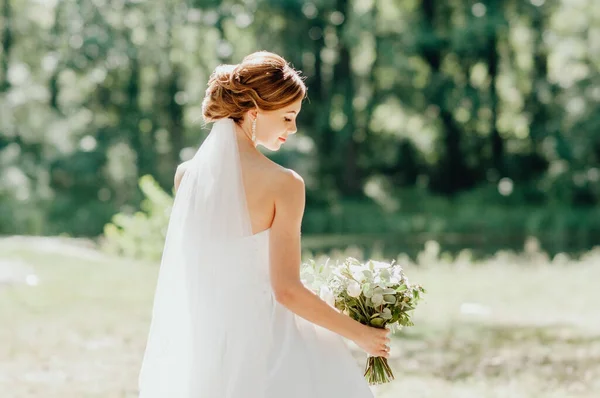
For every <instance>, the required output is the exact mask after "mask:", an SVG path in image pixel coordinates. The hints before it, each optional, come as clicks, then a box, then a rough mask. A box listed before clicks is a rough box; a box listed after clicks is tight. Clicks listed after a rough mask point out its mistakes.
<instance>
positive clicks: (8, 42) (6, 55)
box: [0, 0, 13, 93]
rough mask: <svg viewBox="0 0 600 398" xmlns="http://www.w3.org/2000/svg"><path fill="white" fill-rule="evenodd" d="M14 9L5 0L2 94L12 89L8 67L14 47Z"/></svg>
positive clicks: (3, 10)
mask: <svg viewBox="0 0 600 398" xmlns="http://www.w3.org/2000/svg"><path fill="white" fill-rule="evenodd" d="M12 19H13V18H12V7H11V5H10V0H4V2H3V3H2V18H1V21H2V26H4V28H3V29H2V61H1V62H0V93H2V92H6V91H8V90H9V89H10V82H9V81H8V67H9V63H10V54H11V49H12V45H13V35H12V30H11V25H12V24H11V21H12Z"/></svg>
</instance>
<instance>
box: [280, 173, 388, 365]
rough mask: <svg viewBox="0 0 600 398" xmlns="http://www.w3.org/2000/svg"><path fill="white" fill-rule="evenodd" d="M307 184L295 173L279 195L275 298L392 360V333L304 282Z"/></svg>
mask: <svg viewBox="0 0 600 398" xmlns="http://www.w3.org/2000/svg"><path fill="white" fill-rule="evenodd" d="M304 205H305V192H304V181H303V180H302V178H301V177H300V176H299V175H298V174H296V173H294V172H290V173H286V174H284V175H282V178H281V181H278V184H277V192H276V195H275V217H274V219H273V224H272V226H271V232H270V239H271V241H270V273H271V284H272V286H273V291H274V293H275V298H276V299H277V301H279V302H280V303H281V304H282V305H283V306H285V307H287V308H288V309H289V310H290V311H292V312H294V313H296V314H298V315H299V316H301V317H302V318H304V319H306V320H308V321H310V322H312V323H314V324H317V325H319V326H322V327H324V328H326V329H329V330H331V331H333V332H335V333H337V334H339V335H341V336H344V337H346V338H348V339H350V340H353V341H354V342H356V344H357V345H358V346H360V347H361V348H362V349H363V350H365V351H366V352H367V353H369V354H371V355H373V356H382V357H388V348H387V343H388V342H389V338H388V337H387V335H388V334H389V330H387V329H376V328H372V327H369V326H365V325H362V324H361V323H359V322H357V321H355V320H353V319H352V318H350V317H349V316H347V315H344V314H342V313H340V312H338V311H337V310H335V309H334V308H332V307H331V306H329V305H328V304H327V303H325V302H324V301H323V300H321V299H320V298H319V297H318V296H317V295H315V294H313V293H312V292H311V291H310V290H308V289H306V288H305V287H304V285H303V284H302V282H301V280H300V261H301V260H300V258H301V249H300V228H301V223H302V215H303V213H304Z"/></svg>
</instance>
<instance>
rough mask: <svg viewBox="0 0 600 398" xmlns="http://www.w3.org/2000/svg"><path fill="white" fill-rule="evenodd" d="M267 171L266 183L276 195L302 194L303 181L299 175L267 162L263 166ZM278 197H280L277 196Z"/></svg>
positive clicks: (269, 161)
mask: <svg viewBox="0 0 600 398" xmlns="http://www.w3.org/2000/svg"><path fill="white" fill-rule="evenodd" d="M265 169H266V171H267V173H265V174H267V176H266V178H267V181H269V182H270V185H271V188H272V189H273V191H274V192H276V193H279V194H281V193H287V192H289V193H302V194H303V193H304V179H303V178H302V176H301V175H300V174H298V173H297V172H296V171H294V170H292V169H288V168H286V167H283V166H281V165H280V164H277V163H275V162H273V161H272V160H270V159H269V160H268V163H267V165H266V166H265ZM277 196H280V195H277Z"/></svg>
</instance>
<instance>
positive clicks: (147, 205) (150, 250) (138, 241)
mask: <svg viewBox="0 0 600 398" xmlns="http://www.w3.org/2000/svg"><path fill="white" fill-rule="evenodd" d="M139 186H140V189H141V190H142V192H143V194H144V199H143V200H142V205H141V208H142V211H137V212H135V213H134V214H126V213H118V214H116V215H114V216H113V218H112V222H111V223H109V224H106V226H105V228H104V238H103V240H102V246H103V248H104V250H106V251H107V252H109V253H113V254H119V255H123V256H126V257H132V258H142V259H148V260H158V259H160V257H161V255H162V248H163V244H164V240H165V236H166V234H167V227H168V221H169V214H170V212H171V207H172V205H173V198H172V197H171V195H169V194H168V193H167V192H165V191H163V190H162V188H161V187H160V186H159V185H158V183H157V182H156V180H154V178H152V176H149V175H146V176H143V177H142V178H141V179H140V182H139Z"/></svg>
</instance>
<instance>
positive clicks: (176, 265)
mask: <svg viewBox="0 0 600 398" xmlns="http://www.w3.org/2000/svg"><path fill="white" fill-rule="evenodd" d="M251 235H252V228H251V223H250V217H249V214H248V208H247V203H246V196H245V192H244V185H243V181H242V174H241V167H240V159H239V151H238V144H237V138H236V132H235V125H234V122H233V121H232V120H230V119H221V120H219V121H217V122H215V123H214V125H213V127H212V130H211V132H210V134H209V135H208V137H207V138H206V140H205V141H204V142H203V143H202V145H201V146H200V148H199V149H198V151H197V152H196V154H195V156H194V158H193V159H192V160H191V162H190V165H189V167H188V169H187V170H186V173H185V175H184V177H183V180H182V182H181V184H180V187H179V190H178V192H177V194H176V196H175V202H174V205H173V209H172V213H171V216H170V221H169V226H168V231H167V237H166V241H165V246H164V251H163V256H162V261H161V266H160V271H159V276H158V282H157V286H156V292H155V298H154V307H153V311H152V323H151V327H150V333H149V336H148V342H147V346H146V352H145V355H144V359H143V363H142V368H141V372H140V377H139V389H140V398H183V397H186V398H187V397H197V398H201V397H206V398H209V397H213V395H206V394H210V393H211V391H207V390H206V385H207V380H210V379H211V378H213V380H212V383H211V382H209V383H208V384H212V385H215V384H216V380H214V378H215V377H217V378H218V377H219V375H218V374H216V373H214V372H218V370H217V369H219V368H221V369H222V368H223V364H221V367H219V364H215V363H212V364H210V363H206V361H207V358H210V359H211V360H215V358H220V357H222V355H221V354H220V353H219V352H217V351H214V350H220V349H221V350H222V349H223V348H222V346H223V345H224V344H225V345H226V343H227V342H226V341H225V343H223V337H222V335H223V334H224V333H225V332H226V330H225V328H230V327H231V325H232V324H231V323H224V322H223V320H224V319H226V318H227V317H228V316H227V315H225V314H223V313H222V311H223V310H224V309H223V306H221V305H219V303H222V302H223V300H225V301H226V300H227V299H228V297H227V296H226V295H227V294H230V295H231V294H233V293H232V292H231V291H227V288H228V287H232V285H235V283H236V281H235V280H232V278H233V279H235V278H238V279H240V280H239V281H238V282H239V283H242V282H243V283H248V278H249V277H250V278H252V275H251V274H250V273H246V275H244V273H242V274H239V272H238V271H239V270H237V269H230V270H227V269H222V268H223V264H227V265H231V264H235V263H236V261H237V262H238V263H239V261H238V260H236V258H234V257H232V256H235V255H236V254H235V253H233V254H232V253H231V251H232V248H235V244H236V242H243V241H244V240H245V238H248V237H250V236H251ZM234 251H235V250H234ZM225 268H227V267H225ZM233 268H235V267H233ZM238 268H242V267H238ZM241 279H243V281H242V280H241ZM250 283H251V281H250ZM232 289H234V287H233V288H232ZM226 302H227V303H228V304H232V303H233V300H231V299H229V301H226ZM229 308H230V309H231V308H232V306H231V305H229ZM229 317H230V318H232V316H231V314H230V316H229ZM219 339H220V340H219ZM219 341H220V342H221V343H222V344H221V345H219V344H218V343H219ZM211 350H212V351H211ZM211 372H212V373H211ZM221 381H223V380H221ZM199 393H202V395H198V394H199ZM213 393H215V394H217V392H213ZM214 396H216V395H214Z"/></svg>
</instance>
